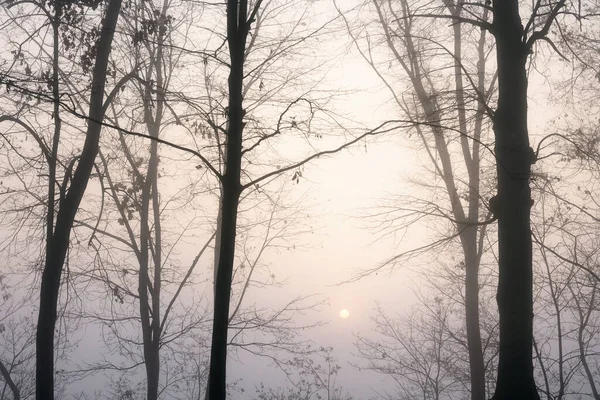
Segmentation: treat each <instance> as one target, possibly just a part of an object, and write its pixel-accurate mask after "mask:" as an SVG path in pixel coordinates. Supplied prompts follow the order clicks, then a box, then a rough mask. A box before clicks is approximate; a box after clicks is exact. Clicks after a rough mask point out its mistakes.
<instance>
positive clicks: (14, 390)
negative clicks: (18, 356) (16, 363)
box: [0, 361, 21, 400]
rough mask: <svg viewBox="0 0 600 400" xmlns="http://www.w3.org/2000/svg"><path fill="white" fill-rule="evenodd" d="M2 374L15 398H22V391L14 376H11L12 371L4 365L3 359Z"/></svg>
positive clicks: (17, 399)
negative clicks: (13, 378)
mask: <svg viewBox="0 0 600 400" xmlns="http://www.w3.org/2000/svg"><path fill="white" fill-rule="evenodd" d="M0 375H2V379H4V382H6V384H7V385H8V387H9V388H10V390H11V391H12V393H13V399H14V400H20V399H21V392H20V391H19V388H18V387H17V385H16V384H15V382H14V381H13V380H12V377H11V376H10V372H9V371H8V370H7V369H6V367H5V366H4V363H3V362H2V361H0Z"/></svg>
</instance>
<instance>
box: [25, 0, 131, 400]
mask: <svg viewBox="0 0 600 400" xmlns="http://www.w3.org/2000/svg"><path fill="white" fill-rule="evenodd" d="M59 4H60V3H59ZM120 10H121V0H110V2H109V3H108V7H107V10H106V15H105V17H104V19H103V23H102V33H101V35H100V41H99V44H98V52H97V54H96V64H95V66H94V72H93V77H92V93H91V95H90V109H89V120H88V129H87V135H86V139H85V143H84V146H83V150H82V152H81V156H80V157H79V163H78V165H77V169H76V170H75V173H74V174H73V178H72V180H71V185H70V187H69V191H68V193H67V194H66V195H65V196H64V198H61V201H60V203H59V209H58V214H57V217H56V225H55V228H54V231H53V233H52V237H51V239H50V240H48V247H47V248H46V260H45V264H44V271H43V273H42V283H41V290H40V310H39V316H38V325H37V336H36V399H37V400H53V399H54V329H55V325H56V316H57V306H58V297H59V289H60V279H61V274H62V269H63V266H64V262H65V258H66V255H67V251H68V248H69V239H70V235H71V229H72V227H73V220H74V219H75V214H76V213H77V209H78V208H79V204H80V203H81V199H82V197H83V194H84V192H85V189H86V187H87V183H88V181H89V178H90V173H91V171H92V167H93V165H94V160H95V159H96V155H97V154H98V144H99V140H100V130H101V121H102V120H103V118H104V107H103V101H104V85H105V81H106V68H107V65H108V56H109V54H110V49H111V45H112V40H113V36H114V32H115V27H116V24H117V20H118V18H119V12H120Z"/></svg>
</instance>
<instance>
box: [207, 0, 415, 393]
mask: <svg viewBox="0 0 600 400" xmlns="http://www.w3.org/2000/svg"><path fill="white" fill-rule="evenodd" d="M268 4H270V3H265V4H263V2H262V1H261V0H258V1H256V2H255V3H253V4H250V3H249V2H248V1H246V0H229V1H228V2H227V34H226V41H227V45H228V52H229V63H228V67H229V73H228V86H227V87H228V91H227V99H226V102H227V107H226V108H225V110H224V111H225V113H226V115H227V121H226V128H225V129H223V128H219V129H218V130H219V131H220V132H222V133H223V135H224V136H225V137H226V141H225V143H224V148H225V149H224V151H223V153H222V154H223V158H222V159H223V161H224V164H225V167H224V171H223V173H219V172H217V170H216V168H214V167H209V168H210V169H211V171H213V172H215V174H216V175H217V177H218V179H219V182H220V189H221V197H220V198H221V202H220V205H219V208H220V209H219V217H218V227H217V236H216V238H215V240H216V244H217V249H216V251H218V255H217V256H216V260H217V261H216V263H215V264H216V272H215V289H214V290H215V300H214V315H213V331H212V342H211V343H212V344H211V361H210V372H209V383H208V399H209V400H222V399H225V397H226V364H227V333H228V324H229V315H230V298H231V282H232V275H233V267H234V259H235V254H234V252H235V244H236V228H237V213H238V206H239V202H240V196H241V194H242V192H243V191H244V190H247V189H249V188H257V187H258V186H259V185H262V184H263V182H266V181H268V180H269V179H270V178H273V177H275V176H277V175H280V174H282V173H284V172H287V171H292V170H295V171H296V173H295V175H294V178H295V179H299V178H298V177H299V174H300V175H301V172H299V171H297V170H298V169H299V168H300V167H302V166H303V165H304V164H306V163H308V162H309V161H311V160H313V159H316V158H318V157H321V156H324V155H328V154H333V153H336V152H338V151H340V150H342V149H344V148H346V147H348V146H351V145H353V144H355V143H357V142H359V141H360V140H362V139H364V138H366V137H368V136H371V135H376V134H380V133H383V132H389V131H390V130H393V129H394V128H396V127H397V126H398V125H402V124H404V123H405V121H397V120H394V121H387V122H385V123H383V124H380V125H379V126H377V127H376V128H374V129H369V130H367V131H366V132H364V130H363V131H362V133H359V134H357V135H355V136H354V137H352V138H351V139H349V140H347V141H345V142H343V143H342V144H341V145H339V146H338V147H334V148H331V149H328V150H322V151H316V152H314V153H313V154H311V155H309V156H306V158H303V159H301V160H300V161H297V162H291V163H289V164H288V165H286V166H280V168H276V169H275V170H271V171H268V172H264V171H260V170H259V172H258V177H252V176H251V174H250V173H249V171H247V170H246V171H244V175H248V176H249V179H248V180H247V181H246V182H245V183H243V182H242V171H243V162H242V161H244V160H246V159H247V158H248V157H249V155H250V154H252V152H255V151H257V149H258V148H259V146H261V145H263V146H264V145H266V143H265V141H267V140H273V139H275V138H277V136H280V135H281V134H282V132H283V131H284V127H288V126H289V128H288V129H289V130H299V131H300V132H301V133H302V135H303V138H304V139H305V140H306V139H308V138H309V137H310V134H315V132H314V129H315V128H313V127H312V126H313V120H315V118H316V117H315V115H316V114H321V115H322V118H323V120H324V121H325V120H330V121H331V120H333V121H332V122H333V124H332V125H333V126H339V123H337V121H335V119H334V118H332V117H331V115H330V114H329V113H328V112H327V111H326V110H324V109H323V107H322V106H320V105H319V103H318V102H316V101H313V100H310V99H309V98H307V97H308V96H306V95H303V96H300V97H297V98H296V99H294V100H292V101H290V102H289V103H287V105H286V106H285V107H284V109H283V110H282V111H281V112H280V113H279V117H278V118H277V119H275V122H274V123H273V124H272V125H271V127H269V128H268V129H264V131H261V129H259V128H257V127H253V128H254V129H252V130H251V129H247V128H248V127H247V121H248V120H250V118H249V117H250V116H249V115H247V111H248V110H247V109H245V108H244V106H243V103H244V98H245V96H246V94H247V90H248V86H246V87H245V86H244V81H245V79H246V78H248V80H249V82H250V83H251V85H253V86H256V85H258V89H259V90H260V89H261V84H260V83H259V82H261V81H259V80H257V79H252V77H253V74H254V73H256V72H257V71H259V72H260V71H261V69H262V68H263V67H265V66H268V65H270V64H272V62H273V61H272V60H273V57H274V56H278V55H280V54H282V53H283V54H285V51H286V50H288V49H289V48H290V46H287V47H286V46H282V47H283V48H282V49H272V50H271V53H270V54H268V55H266V56H264V54H260V53H259V54H260V55H261V56H262V57H264V58H262V57H261V58H259V59H258V60H257V63H258V65H257V66H255V67H254V68H252V70H251V71H250V72H245V70H244V68H245V65H246V62H247V58H248V53H247V52H248V45H249V44H250V45H253V44H254V43H255V40H256V38H257V37H258V35H257V34H256V32H253V34H252V35H251V36H250V35H249V33H250V29H251V26H252V24H254V23H256V25H257V26H258V21H259V20H260V17H261V15H262V13H265V12H267V11H265V10H266V9H267V5H268ZM273 4H275V3H273ZM289 4H292V3H289ZM296 26H297V24H296V25H294V27H296ZM322 30H323V28H322V27H318V28H316V29H315V30H314V31H312V32H309V34H307V35H306V37H307V38H308V37H311V36H314V35H315V34H317V33H319V32H321V31H322ZM249 37H251V39H250V40H249ZM248 40H249V42H248V43H247V41H248ZM305 41H306V39H300V40H297V41H296V42H294V43H293V44H292V45H291V46H292V47H293V46H296V45H298V44H300V43H303V42H305ZM249 86H250V84H249ZM301 106H303V107H304V109H302V108H300V107H301ZM292 109H294V110H295V111H296V112H297V113H298V114H300V115H302V118H303V119H304V121H302V122H301V121H298V120H296V119H294V118H293V117H292V118H290V119H291V121H286V119H287V118H289V117H288V113H289V112H290V111H291V110H292ZM298 118H300V117H298ZM254 121H256V119H255V120H253V122H254ZM322 123H323V121H322ZM323 125H325V124H323ZM213 126H214V124H213ZM321 129H324V127H323V128H321ZM246 131H247V133H248V135H247V136H246V137H245V135H244V132H246ZM316 134H317V137H318V136H319V135H321V134H320V133H319V132H317V133H316ZM245 139H246V141H245Z"/></svg>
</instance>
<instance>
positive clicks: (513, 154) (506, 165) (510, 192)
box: [491, 0, 539, 400]
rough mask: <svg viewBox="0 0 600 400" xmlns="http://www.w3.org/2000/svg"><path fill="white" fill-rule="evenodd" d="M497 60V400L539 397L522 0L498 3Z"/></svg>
mask: <svg viewBox="0 0 600 400" xmlns="http://www.w3.org/2000/svg"><path fill="white" fill-rule="evenodd" d="M493 10H494V21H493V27H494V30H493V33H494V35H495V37H496V51H497V62H498V90H499V92H498V109H497V110H496V113H495V115H494V118H493V123H494V134H495V138H496V147H495V150H496V163H497V167H496V168H497V173H498V195H497V197H496V199H495V201H494V202H493V203H492V204H491V208H492V209H493V211H494V212H495V213H496V215H497V217H498V253H499V265H498V276H499V281H498V293H497V298H496V299H497V302H498V311H499V314H500V351H499V360H498V379H497V382H496V393H495V394H494V397H493V398H494V399H495V400H504V399H507V400H508V399H535V400H537V399H539V395H538V393H537V389H536V386H535V381H534V377H533V359H532V348H533V294H532V292H533V289H532V260H531V257H532V244H531V229H530V221H529V218H530V208H531V189H530V187H529V177H530V172H531V163H532V161H533V159H532V155H533V154H532V151H531V149H530V148H529V137H528V133H527V72H526V61H527V57H528V50H527V46H526V44H525V43H524V39H523V26H522V24H521V18H520V16H519V2H518V0H494V2H493Z"/></svg>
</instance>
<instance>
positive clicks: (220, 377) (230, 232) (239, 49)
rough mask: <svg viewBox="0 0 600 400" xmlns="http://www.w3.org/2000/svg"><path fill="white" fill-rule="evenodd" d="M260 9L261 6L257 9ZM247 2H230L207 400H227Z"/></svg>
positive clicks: (247, 23) (240, 0) (246, 33)
mask: <svg viewBox="0 0 600 400" xmlns="http://www.w3.org/2000/svg"><path fill="white" fill-rule="evenodd" d="M255 7H258V4H256V5H255ZM247 14H248V3H247V0H239V1H237V0H228V1H227V41H228V44H229V55H230V59H231V67H230V68H231V69H230V72H229V104H228V111H227V116H228V121H227V122H228V129H227V143H226V146H227V148H226V157H225V160H226V161H225V172H224V174H223V177H222V178H221V196H222V199H221V212H220V217H221V220H220V227H219V228H220V231H219V258H218V269H217V271H216V274H215V303H214V316H213V332H212V345H211V353H210V370H209V376H208V392H207V393H208V400H225V398H226V396H227V384H226V383H227V382H226V372H227V332H228V325H229V303H230V297H231V279H232V274H233V264H234V254H235V237H236V226H237V212H238V204H239V199H240V193H241V182H240V174H241V162H242V133H243V130H244V122H243V118H244V110H243V108H242V101H243V96H242V90H243V80H244V52H245V48H246V38H247V36H248V28H249V22H248V21H247Z"/></svg>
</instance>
